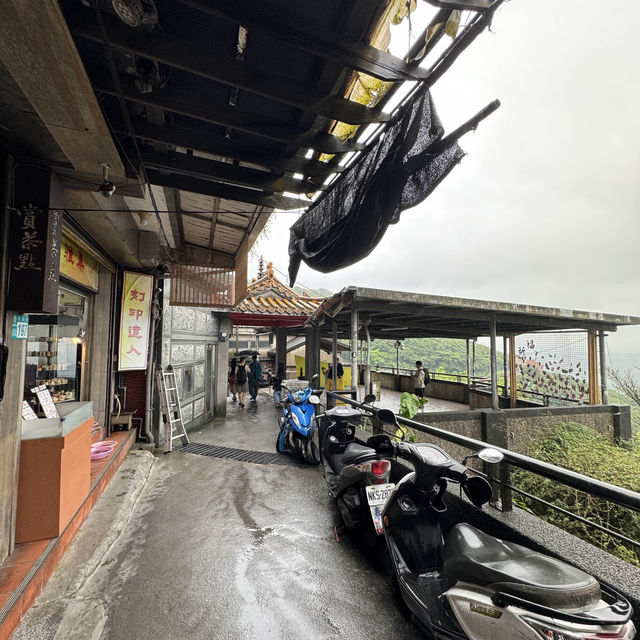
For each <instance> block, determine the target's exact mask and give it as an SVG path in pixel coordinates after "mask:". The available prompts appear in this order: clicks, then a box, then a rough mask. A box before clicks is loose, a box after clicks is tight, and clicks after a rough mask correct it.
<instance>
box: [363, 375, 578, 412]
mask: <svg viewBox="0 0 640 640" xmlns="http://www.w3.org/2000/svg"><path fill="white" fill-rule="evenodd" d="M371 369H372V371H376V372H379V373H389V374H392V375H401V376H410V375H411V374H412V373H413V372H414V371H415V369H403V368H400V369H396V368H395V367H382V366H375V365H371ZM429 376H430V377H431V380H438V381H441V382H455V383H457V384H470V385H471V388H472V389H475V390H477V391H485V392H487V393H491V378H486V377H484V376H469V377H468V378H467V374H466V373H443V372H441V371H433V372H432V371H429ZM507 392H508V389H507V387H506V385H505V384H498V393H499V394H500V395H502V396H505V397H506V395H507ZM516 392H517V394H518V399H520V400H530V401H531V402H539V404H540V405H542V406H544V407H549V406H552V405H553V404H554V401H555V402H558V403H561V404H564V405H572V406H573V405H580V404H588V402H587V401H581V400H580V399H576V398H569V397H566V396H555V395H553V394H550V393H542V392H540V391H531V390H529V389H523V388H522V387H517V388H516Z"/></svg>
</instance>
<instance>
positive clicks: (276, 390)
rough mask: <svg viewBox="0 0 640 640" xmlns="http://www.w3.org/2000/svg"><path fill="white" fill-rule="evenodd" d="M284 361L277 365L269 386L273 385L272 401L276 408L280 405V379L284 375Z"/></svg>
mask: <svg viewBox="0 0 640 640" xmlns="http://www.w3.org/2000/svg"><path fill="white" fill-rule="evenodd" d="M286 375H287V374H286V373H285V369H284V362H281V363H280V364H279V365H278V373H276V375H275V376H273V377H272V378H271V386H272V387H273V401H274V403H275V405H276V407H277V408H279V407H281V406H282V381H283V380H284V379H285V377H286Z"/></svg>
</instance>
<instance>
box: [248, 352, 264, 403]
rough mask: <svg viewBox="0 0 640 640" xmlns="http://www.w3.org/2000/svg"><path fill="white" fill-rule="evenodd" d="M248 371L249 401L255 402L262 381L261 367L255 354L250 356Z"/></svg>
mask: <svg viewBox="0 0 640 640" xmlns="http://www.w3.org/2000/svg"><path fill="white" fill-rule="evenodd" d="M249 371H250V373H249V394H250V395H251V401H252V402H255V401H256V398H257V397H258V389H259V388H260V382H261V380H262V365H261V364H260V361H259V360H258V356H257V354H255V353H254V354H253V355H252V356H251V364H250V365H249Z"/></svg>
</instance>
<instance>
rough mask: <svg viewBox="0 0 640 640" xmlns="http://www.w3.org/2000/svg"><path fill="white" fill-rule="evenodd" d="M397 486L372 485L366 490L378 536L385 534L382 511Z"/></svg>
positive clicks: (390, 484) (392, 484)
mask: <svg viewBox="0 0 640 640" xmlns="http://www.w3.org/2000/svg"><path fill="white" fill-rule="evenodd" d="M395 486H396V485H395V484H394V483H393V482H390V483H388V484H370V485H369V486H368V487H367V488H366V492H367V502H368V503H369V510H370V511H371V519H372V520H373V526H374V527H375V528H376V533H377V534H378V535H380V534H382V533H384V527H383V526H382V509H383V508H384V505H385V504H386V502H387V500H388V499H389V496H390V495H391V492H392V491H393V488H394V487H395Z"/></svg>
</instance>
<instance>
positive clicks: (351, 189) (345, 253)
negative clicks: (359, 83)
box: [289, 91, 464, 286]
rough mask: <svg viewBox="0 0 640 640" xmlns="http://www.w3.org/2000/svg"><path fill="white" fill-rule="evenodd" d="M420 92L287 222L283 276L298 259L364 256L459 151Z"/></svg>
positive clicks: (324, 265)
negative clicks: (360, 154)
mask: <svg viewBox="0 0 640 640" xmlns="http://www.w3.org/2000/svg"><path fill="white" fill-rule="evenodd" d="M443 134H444V129H443V127H442V124H441V123H440V119H439V118H438V116H437V114H436V111H435V108H434V106H433V102H432V99H431V95H430V93H429V92H428V91H424V92H423V93H422V95H420V96H418V97H417V98H416V99H415V100H413V102H412V103H411V104H409V105H408V106H407V107H406V108H405V109H404V111H403V112H402V113H401V115H400V116H399V117H398V118H397V119H396V120H395V121H394V122H392V123H391V124H390V126H388V127H387V129H386V131H385V132H384V134H383V136H382V137H381V138H379V139H378V140H376V142H375V143H374V144H373V145H372V146H371V147H370V148H369V149H368V150H367V151H366V152H365V153H364V154H363V157H362V158H360V159H358V161H357V162H356V163H355V164H354V165H353V166H352V167H351V168H350V169H348V170H347V171H346V172H345V173H344V174H342V175H341V176H340V178H339V180H338V183H337V184H336V186H335V187H334V188H332V189H331V190H330V191H329V192H328V193H327V194H325V195H324V197H322V198H321V199H320V200H319V201H318V202H317V203H316V204H315V205H314V206H313V207H312V208H311V209H309V210H308V211H306V212H305V213H304V214H303V215H302V216H300V218H299V219H298V221H297V222H296V223H295V224H294V225H293V226H292V227H291V236H290V241H289V259H290V261H289V279H290V284H291V286H293V284H294V282H295V280H296V277H297V275H298V269H299V268H300V262H301V261H302V260H304V261H305V263H306V264H307V265H309V266H310V267H311V268H312V269H315V270H317V271H321V272H323V273H329V272H331V271H336V270H337V269H342V268H343V267H346V266H349V265H351V264H354V263H355V262H358V261H359V260H362V259H363V258H365V257H366V256H367V255H369V253H371V251H373V249H374V248H375V247H376V245H377V244H378V242H380V240H381V239H382V236H383V235H384V234H385V232H386V230H387V227H388V226H389V225H390V224H394V223H395V222H398V220H399V219H400V213H401V212H402V211H404V210H405V209H408V208H410V207H414V206H415V205H417V204H418V203H420V202H422V201H423V200H424V199H425V198H426V197H427V196H428V195H429V194H430V193H431V191H433V189H434V188H435V187H436V186H437V185H438V183H439V182H440V181H441V180H442V179H443V178H444V177H445V176H446V175H447V174H448V173H449V171H450V170H451V169H452V168H453V167H454V166H455V164H456V163H458V162H459V161H460V160H461V159H462V157H463V156H464V153H463V152H462V150H461V149H460V147H459V146H458V144H457V140H455V139H454V140H451V141H449V142H447V143H446V144H443Z"/></svg>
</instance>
